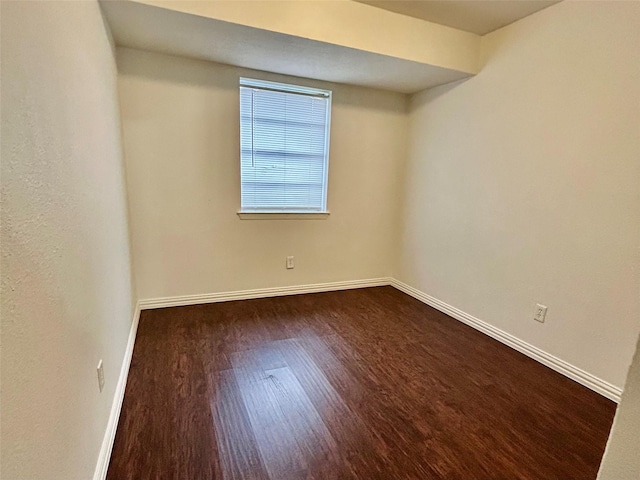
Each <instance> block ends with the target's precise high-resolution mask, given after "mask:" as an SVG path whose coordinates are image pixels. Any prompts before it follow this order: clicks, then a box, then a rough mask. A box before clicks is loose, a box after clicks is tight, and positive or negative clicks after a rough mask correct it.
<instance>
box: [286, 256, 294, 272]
mask: <svg viewBox="0 0 640 480" xmlns="http://www.w3.org/2000/svg"><path fill="white" fill-rule="evenodd" d="M294 266H295V264H294V263H293V257H287V269H289V270H291V269H292V268H293V267H294Z"/></svg>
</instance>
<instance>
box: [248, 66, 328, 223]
mask: <svg viewBox="0 0 640 480" xmlns="http://www.w3.org/2000/svg"><path fill="white" fill-rule="evenodd" d="M330 116H331V92H330V91H328V90H319V89H316V88H307V87H299V86H296V85H287V84H283V83H274V82H266V81H262V80H252V79H249V78H241V79H240V172H241V174H240V178H241V205H242V206H241V212H254V213H267V212H269V213H322V212H326V210H327V173H328V167H329V123H330Z"/></svg>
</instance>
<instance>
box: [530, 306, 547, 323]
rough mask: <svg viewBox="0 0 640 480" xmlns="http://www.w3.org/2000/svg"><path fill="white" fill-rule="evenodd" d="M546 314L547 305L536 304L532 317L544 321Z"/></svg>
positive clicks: (537, 320)
mask: <svg viewBox="0 0 640 480" xmlns="http://www.w3.org/2000/svg"><path fill="white" fill-rule="evenodd" d="M546 316H547V307H545V306H544V305H540V304H539V303H537V304H536V313H534V314H533V319H534V320H535V321H536V322H540V323H544V317H546Z"/></svg>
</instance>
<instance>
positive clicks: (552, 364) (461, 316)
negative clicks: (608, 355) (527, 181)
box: [391, 278, 622, 403]
mask: <svg viewBox="0 0 640 480" xmlns="http://www.w3.org/2000/svg"><path fill="white" fill-rule="evenodd" d="M391 286H393V287H395V288H397V289H398V290H400V291H402V292H404V293H406V294H407V295H411V296H412V297H413V298H416V299H418V300H420V301H421V302H423V303H426V304H427V305H429V306H431V307H433V308H435V309H436V310H440V311H441V312H442V313H446V314H447V315H449V316H450V317H453V318H455V319H456V320H459V321H460V322H462V323H465V324H467V325H469V326H470V327H473V328H475V329H476V330H479V331H481V332H482V333H484V334H486V335H489V336H490V337H491V338H494V339H496V340H498V341H499V342H501V343H504V344H505V345H508V346H509V347H511V348H513V349H514V350H517V351H519V352H520V353H523V354H525V355H526V356H528V357H530V358H533V359H534V360H537V361H538V362H540V363H542V364H543V365H546V366H547V367H549V368H551V369H553V370H555V371H556V372H558V373H561V374H562V375H564V376H566V377H569V378H570V379H572V380H575V381H576V382H578V383H580V384H581V385H584V386H585V387H587V388H590V389H591V390H593V391H595V392H598V393H599V394H601V395H603V396H605V397H607V398H608V399H610V400H613V401H614V402H616V403H619V402H620V396H621V395H622V389H621V388H618V387H616V386H615V385H612V384H610V383H608V382H605V381H604V380H602V379H600V378H598V377H596V376H595V375H592V374H590V373H589V372H585V371H584V370H582V369H580V368H578V367H576V366H574V365H571V364H570V363H568V362H565V361H564V360H562V359H560V358H558V357H555V356H553V355H551V354H550V353H547V352H545V351H544V350H541V349H539V348H538V347H534V346H533V345H531V344H529V343H527V342H525V341H523V340H520V339H519V338H517V337H514V336H513V335H511V334H510V333H507V332H505V331H503V330H500V329H499V328H497V327H494V326H493V325H490V324H488V323H487V322H483V321H482V320H480V319H478V318H476V317H474V316H472V315H469V314H468V313H465V312H463V311H462V310H459V309H457V308H455V307H452V306H451V305H448V304H446V303H444V302H443V301H441V300H438V299H437V298H434V297H432V296H431V295H427V294H426V293H424V292H421V291H420V290H418V289H416V288H413V287H410V286H409V285H407V284H406V283H402V282H401V281H399V280H396V279H395V278H394V279H391Z"/></svg>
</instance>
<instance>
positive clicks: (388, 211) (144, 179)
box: [118, 49, 408, 299]
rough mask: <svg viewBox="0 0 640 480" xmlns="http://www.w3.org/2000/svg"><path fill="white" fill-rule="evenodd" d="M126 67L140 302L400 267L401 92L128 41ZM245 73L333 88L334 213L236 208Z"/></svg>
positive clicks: (124, 108) (370, 274) (123, 78)
mask: <svg viewBox="0 0 640 480" xmlns="http://www.w3.org/2000/svg"><path fill="white" fill-rule="evenodd" d="M118 67H119V91H120V101H121V112H122V121H123V126H124V146H125V159H126V163H127V174H128V188H129V199H130V210H131V219H132V222H131V225H132V234H133V259H134V263H135V270H136V277H137V281H138V292H139V295H140V298H142V299H147V298H155V297H167V296H176V295H185V294H203V293H213V292H223V291H234V290H244V289H253V288H266V287H279V286H288V285H303V284H312V283H323V282H335V281H343V280H358V279H367V278H375V277H383V276H388V275H390V274H391V270H392V265H391V263H392V259H391V256H392V255H391V254H392V251H393V249H394V248H395V247H396V243H397V242H396V234H397V223H396V222H397V220H398V218H397V211H398V199H399V187H400V184H399V176H398V172H399V170H398V168H397V166H398V163H399V162H400V161H401V160H402V159H403V158H404V156H405V148H406V144H407V137H406V132H407V126H408V121H407V116H406V97H405V96H404V95H400V94H395V93H389V92H382V91H376V90H370V89H364V88H358V87H349V86H343V85H331V84H326V83H323V82H317V81H307V80H300V79H295V78H290V77H283V76H278V75H271V74H266V73H263V72H256V71H250V70H242V69H238V68H235V67H229V66H222V65H216V64H213V63H207V62H201V61H196V60H190V59H185V58H180V57H172V56H167V55H161V54H155V53H148V52H142V51H137V50H130V49H118ZM240 75H244V76H249V77H257V78H263V79H267V80H276V81H283V82H293V83H295V82H298V81H300V82H301V83H303V84H306V85H310V86H319V87H321V88H330V89H332V90H333V108H332V115H331V117H332V125H331V150H330V159H329V190H328V208H329V210H330V212H331V215H330V217H329V218H328V219H326V220H240V219H239V218H238V216H237V215H236V212H237V211H238V210H239V208H240V178H239V175H240V171H239V155H240V154H239V118H238V108H239V107H238V105H239V99H238V95H239V93H238V77H239V76H240ZM287 255H293V256H295V261H296V267H295V269H293V270H286V269H285V257H286V256H287Z"/></svg>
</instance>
